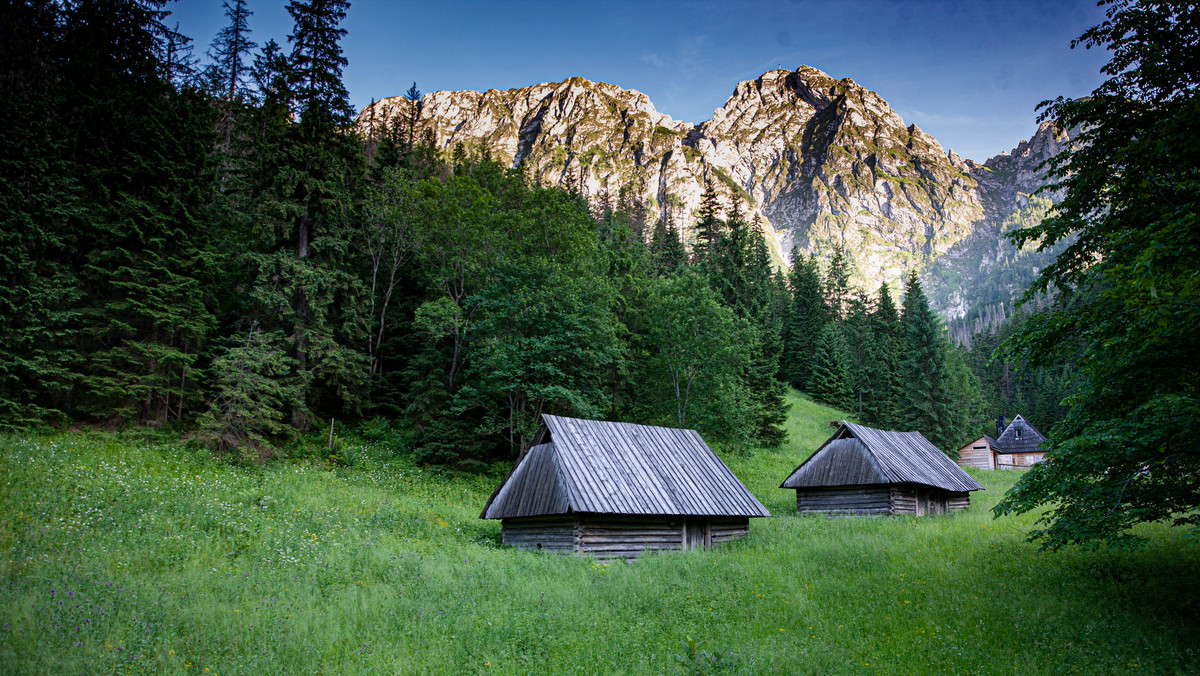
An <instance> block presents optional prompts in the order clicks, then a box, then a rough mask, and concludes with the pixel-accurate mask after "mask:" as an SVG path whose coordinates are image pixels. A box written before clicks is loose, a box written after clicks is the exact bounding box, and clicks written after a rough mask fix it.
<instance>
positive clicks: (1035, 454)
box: [958, 415, 1046, 469]
mask: <svg viewBox="0 0 1200 676" xmlns="http://www.w3.org/2000/svg"><path fill="white" fill-rule="evenodd" d="M1044 441H1046V435H1044V434H1042V433H1041V432H1039V431H1038V430H1037V428H1036V427H1034V426H1033V425H1032V424H1030V422H1029V421H1028V420H1026V419H1025V417H1024V416H1021V415H1017V417H1015V418H1013V421H1012V422H1011V423H1008V424H1007V425H1005V423H1004V418H1003V417H1001V418H999V419H998V420H997V421H996V438H995V439H993V438H992V437H989V436H988V435H986V434H985V435H983V436H982V437H979V438H978V439H976V440H974V441H972V442H971V443H969V444H967V445H966V446H963V447H962V448H960V449H958V464H959V465H960V466H962V467H975V468H978V469H1018V468H1021V467H1029V466H1030V465H1036V464H1037V463H1039V462H1041V461H1042V459H1043V458H1044V457H1045V455H1046V452H1045V451H1044V450H1042V447H1041V446H1042V442H1044Z"/></svg>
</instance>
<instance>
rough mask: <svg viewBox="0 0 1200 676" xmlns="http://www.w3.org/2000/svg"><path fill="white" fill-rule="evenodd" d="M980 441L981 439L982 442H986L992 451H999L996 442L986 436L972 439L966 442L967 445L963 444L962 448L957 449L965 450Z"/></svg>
mask: <svg viewBox="0 0 1200 676" xmlns="http://www.w3.org/2000/svg"><path fill="white" fill-rule="evenodd" d="M980 439H983V440H984V441H986V442H987V444H988V446H990V447H991V448H992V450H994V451H998V450H1000V446H999V445H998V444H997V443H996V440H995V439H993V438H992V437H991V436H989V435H987V434H985V435H983V436H982V437H977V438H975V439H972V440H970V441H968V442H967V443H965V444H963V445H962V446H960V447H959V448H966V447H968V446H974V445H975V444H976V443H978V442H979V440H980Z"/></svg>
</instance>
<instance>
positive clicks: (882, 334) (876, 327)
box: [864, 283, 904, 429]
mask: <svg viewBox="0 0 1200 676" xmlns="http://www.w3.org/2000/svg"><path fill="white" fill-rule="evenodd" d="M871 333H872V335H873V337H874V341H875V354H876V357H877V359H878V362H877V367H876V368H877V371H876V374H875V380H874V381H873V382H872V393H871V394H872V396H871V399H870V402H869V406H864V413H866V414H867V416H868V420H869V422H868V424H871V425H875V426H878V427H883V428H884V429H894V428H895V427H896V426H897V425H898V424H899V420H898V415H899V411H900V402H901V397H902V393H903V388H902V387H901V380H900V363H901V359H902V353H903V346H904V339H903V334H902V333H901V328H900V314H899V312H898V311H897V310H896V304H895V303H894V302H893V301H892V295H891V293H890V292H889V291H888V285H887V283H884V284H881V285H880V286H879V300H878V301H877V302H876V303H875V309H874V311H873V312H872V313H871Z"/></svg>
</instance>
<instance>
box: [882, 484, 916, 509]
mask: <svg viewBox="0 0 1200 676" xmlns="http://www.w3.org/2000/svg"><path fill="white" fill-rule="evenodd" d="M888 501H889V503H890V504H891V513H892V515H893V516H895V515H899V514H904V515H908V516H914V515H916V513H917V493H916V489H914V488H912V487H911V486H892V487H891V490H889V491H888Z"/></svg>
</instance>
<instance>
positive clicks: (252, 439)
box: [197, 322, 301, 459]
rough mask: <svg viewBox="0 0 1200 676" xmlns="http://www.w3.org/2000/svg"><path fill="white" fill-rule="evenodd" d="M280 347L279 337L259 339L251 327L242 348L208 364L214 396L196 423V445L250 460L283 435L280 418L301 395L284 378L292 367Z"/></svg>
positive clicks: (228, 352)
mask: <svg viewBox="0 0 1200 676" xmlns="http://www.w3.org/2000/svg"><path fill="white" fill-rule="evenodd" d="M283 343H284V341H283V336H282V335H281V334H274V335H264V334H263V333H262V332H261V331H259V330H258V326H257V322H254V323H253V324H251V326H250V330H249V331H247V333H246V340H245V342H244V343H242V344H241V345H238V346H236V347H231V348H229V349H227V350H226V351H225V352H224V353H223V354H221V355H220V356H218V357H217V358H216V359H215V360H213V365H212V370H213V372H214V374H215V381H216V396H215V397H214V398H213V401H212V404H211V405H210V406H209V408H208V410H207V411H205V412H204V414H203V415H201V416H200V417H199V419H198V420H197V424H198V427H199V432H198V434H197V440H198V441H199V442H200V443H201V444H204V445H205V446H209V447H211V448H213V449H215V450H217V451H221V452H223V453H237V454H239V455H240V456H242V457H244V458H248V459H254V458H256V457H258V456H259V453H261V452H263V451H264V450H265V449H266V448H268V447H270V446H271V437H273V436H276V435H279V434H281V433H282V432H283V431H284V430H285V429H286V428H285V426H284V422H283V421H284V417H285V415H286V413H287V411H289V410H290V409H291V407H292V406H293V405H294V402H295V400H296V398H297V397H299V396H300V395H301V393H300V391H299V388H298V387H296V384H295V382H294V381H292V380H290V379H289V378H287V376H288V374H290V373H291V372H292V370H293V369H294V368H295V364H293V363H292V360H291V358H290V357H288V356H287V355H286V354H284V351H283V349H282V348H281V345H282V344H283Z"/></svg>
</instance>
